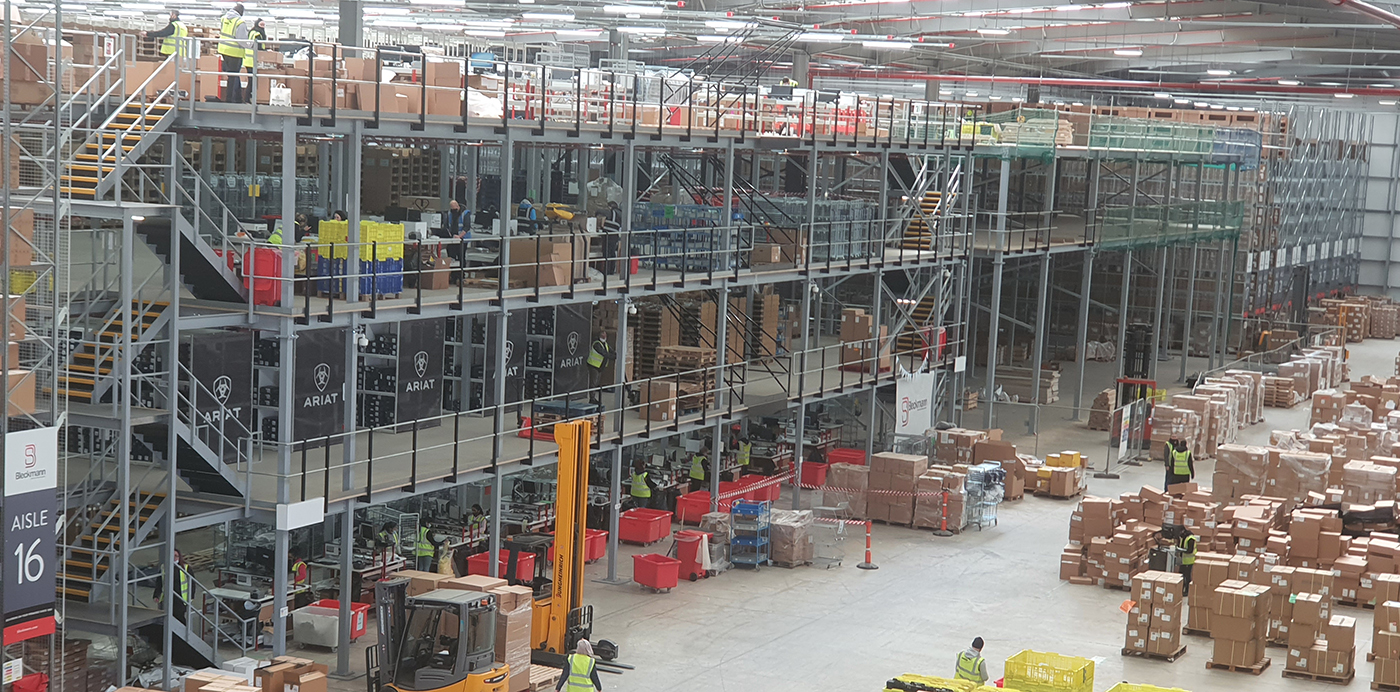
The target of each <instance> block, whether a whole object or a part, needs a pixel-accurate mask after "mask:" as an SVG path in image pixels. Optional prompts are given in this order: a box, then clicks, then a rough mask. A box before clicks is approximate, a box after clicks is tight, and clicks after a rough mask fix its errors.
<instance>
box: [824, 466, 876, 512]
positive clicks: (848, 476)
mask: <svg viewBox="0 0 1400 692" xmlns="http://www.w3.org/2000/svg"><path fill="white" fill-rule="evenodd" d="M869 490H870V467H868V466H861V465H858V464H845V463H838V464H832V465H831V466H829V467H827V470H826V485H825V486H824V487H823V488H822V503H823V504H825V505H826V506H828V507H838V506H840V505H841V504H842V503H845V504H846V505H847V506H848V507H849V509H850V513H851V518H852V519H867V518H869V504H868V502H867V500H868V498H869Z"/></svg>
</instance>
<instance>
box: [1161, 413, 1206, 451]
mask: <svg viewBox="0 0 1400 692" xmlns="http://www.w3.org/2000/svg"><path fill="white" fill-rule="evenodd" d="M1173 439H1177V440H1185V441H1186V447H1187V448H1188V449H1190V450H1191V453H1192V454H1195V455H1196V456H1197V457H1202V456H1204V455H1205V453H1206V451H1205V437H1204V432H1203V428H1202V425H1201V416H1200V414H1199V413H1197V412H1195V411H1192V410H1189V409H1185V408H1182V407H1179V406H1173V405H1171V404H1160V405H1157V406H1154V407H1153V408H1152V449H1154V450H1157V449H1162V447H1163V445H1165V444H1166V443H1167V442H1168V441H1170V440H1173Z"/></svg>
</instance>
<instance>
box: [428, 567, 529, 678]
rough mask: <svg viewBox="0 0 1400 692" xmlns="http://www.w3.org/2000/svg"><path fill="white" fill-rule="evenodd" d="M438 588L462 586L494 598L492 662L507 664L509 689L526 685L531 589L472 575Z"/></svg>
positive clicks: (447, 581) (452, 579)
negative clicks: (494, 657)
mask: <svg viewBox="0 0 1400 692" xmlns="http://www.w3.org/2000/svg"><path fill="white" fill-rule="evenodd" d="M442 588H449V589H464V590H467V591H477V592H480V593H487V594H491V595H493V596H495V597H496V661H497V662H498V663H504V664H506V665H508V666H510V687H509V690H510V692H521V690H525V689H529V687H530V627H531V620H532V619H533V617H534V591H533V590H531V589H530V587H528V586H511V585H509V584H507V583H506V581H505V580H504V579H497V578H495V577H487V576H479V575H472V576H466V577H457V578H455V579H454V578H449V579H447V580H445V581H444V582H443V583H442Z"/></svg>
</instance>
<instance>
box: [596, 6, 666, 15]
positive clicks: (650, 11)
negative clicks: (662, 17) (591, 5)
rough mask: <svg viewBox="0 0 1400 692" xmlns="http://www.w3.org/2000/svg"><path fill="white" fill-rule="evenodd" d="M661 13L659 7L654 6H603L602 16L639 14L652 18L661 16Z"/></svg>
mask: <svg viewBox="0 0 1400 692" xmlns="http://www.w3.org/2000/svg"><path fill="white" fill-rule="evenodd" d="M662 12H663V10H662V9H661V8H660V7H657V6H655V5H604V6H603V13H604V14H623V15H626V14H640V15H647V16H652V17H654V16H656V15H658V14H661V13H662Z"/></svg>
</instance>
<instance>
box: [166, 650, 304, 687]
mask: <svg viewBox="0 0 1400 692" xmlns="http://www.w3.org/2000/svg"><path fill="white" fill-rule="evenodd" d="M329 673H330V668H328V667H326V666H325V665H324V664H321V663H316V662H314V661H309V660H307V659H304V658H296V657H294V656H277V657H274V658H273V659H272V664H271V665H269V666H266V667H264V668H259V669H257V671H256V672H255V675H256V679H257V683H258V687H260V688H262V692H326V684H327V680H326V675H327V674H329ZM199 690H200V691H201V692H238V691H236V690H230V689H224V690H218V689H211V688H209V687H201V688H199ZM185 692H196V690H192V689H190V682H189V679H186V680H185Z"/></svg>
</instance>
